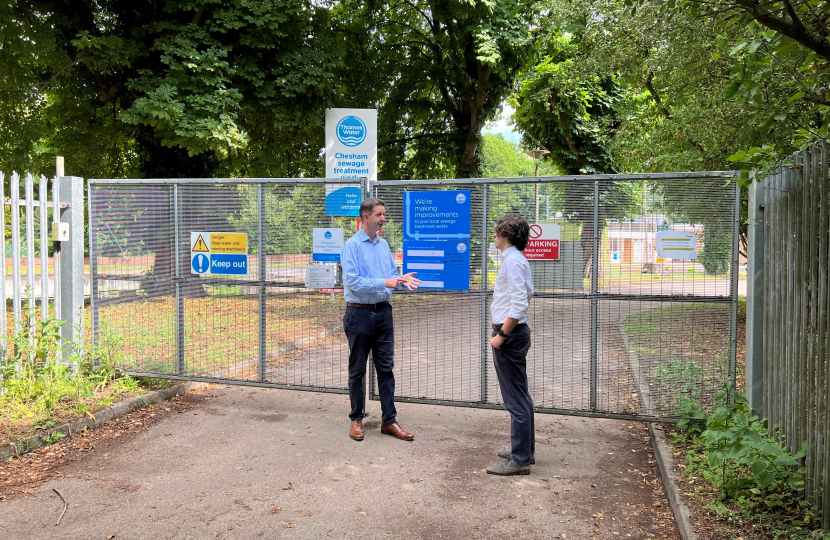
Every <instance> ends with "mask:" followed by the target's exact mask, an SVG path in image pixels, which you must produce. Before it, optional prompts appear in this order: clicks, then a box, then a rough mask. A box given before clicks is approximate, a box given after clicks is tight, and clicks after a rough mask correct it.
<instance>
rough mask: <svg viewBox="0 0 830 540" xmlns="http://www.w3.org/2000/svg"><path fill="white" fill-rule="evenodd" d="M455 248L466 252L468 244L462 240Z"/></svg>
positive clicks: (460, 251)
mask: <svg viewBox="0 0 830 540" xmlns="http://www.w3.org/2000/svg"><path fill="white" fill-rule="evenodd" d="M455 249H457V250H458V252H459V253H464V252H465V251H467V244H465V243H464V242H461V243H460V244H458V245H457V246H455Z"/></svg>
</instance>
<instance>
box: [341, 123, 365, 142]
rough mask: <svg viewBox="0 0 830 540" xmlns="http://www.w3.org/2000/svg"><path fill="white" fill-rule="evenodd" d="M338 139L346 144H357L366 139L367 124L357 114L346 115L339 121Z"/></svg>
mask: <svg viewBox="0 0 830 540" xmlns="http://www.w3.org/2000/svg"><path fill="white" fill-rule="evenodd" d="M336 133H337V140H339V141H340V142H341V143H343V144H345V145H346V146H357V145H359V144H360V143H362V142H363V141H364V140H366V124H364V123H363V120H361V119H360V118H358V117H357V116H346V117H344V118H343V119H342V120H340V122H338V123H337V130H336Z"/></svg>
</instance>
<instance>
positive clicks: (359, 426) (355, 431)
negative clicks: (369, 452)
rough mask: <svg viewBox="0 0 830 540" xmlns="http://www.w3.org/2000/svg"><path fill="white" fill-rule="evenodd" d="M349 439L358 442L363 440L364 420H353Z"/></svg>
mask: <svg viewBox="0 0 830 540" xmlns="http://www.w3.org/2000/svg"><path fill="white" fill-rule="evenodd" d="M349 437H351V438H352V439H354V440H356V441H362V440H363V420H352V427H351V429H349Z"/></svg>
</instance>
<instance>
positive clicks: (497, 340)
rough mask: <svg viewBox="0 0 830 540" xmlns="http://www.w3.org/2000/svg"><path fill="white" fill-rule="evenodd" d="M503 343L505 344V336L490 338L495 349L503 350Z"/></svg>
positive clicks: (497, 335)
mask: <svg viewBox="0 0 830 540" xmlns="http://www.w3.org/2000/svg"><path fill="white" fill-rule="evenodd" d="M502 343H504V336H502V335H499V334H496V335H495V336H493V337H491V338H490V345H492V346H493V348H494V349H501V344H502Z"/></svg>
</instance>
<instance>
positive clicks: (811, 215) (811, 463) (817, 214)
mask: <svg viewBox="0 0 830 540" xmlns="http://www.w3.org/2000/svg"><path fill="white" fill-rule="evenodd" d="M828 196H830V177H828V144H827V142H826V141H819V142H818V143H816V144H815V145H813V146H812V147H810V148H808V149H806V150H804V151H802V152H799V153H797V154H795V155H793V156H792V158H791V159H790V160H789V162H788V163H786V164H785V165H783V166H782V167H780V168H778V169H776V170H774V171H772V172H771V174H769V175H768V176H767V177H766V178H765V179H764V180H762V181H759V182H755V183H754V184H753V185H752V186H751V187H750V199H749V217H750V236H749V245H748V250H749V255H750V263H751V264H750V269H749V277H750V285H751V286H750V288H749V293H748V295H747V338H748V339H747V383H748V394H749V397H750V404H751V405H752V406H753V408H754V409H755V410H756V411H757V412H758V413H759V414H761V415H763V416H764V417H766V418H767V419H768V421H769V429H770V433H771V434H773V435H775V436H777V437H778V438H779V439H781V440H782V441H783V442H784V443H785V444H786V446H787V448H788V449H789V450H790V451H791V452H793V453H795V452H797V451H798V450H799V449H800V448H801V446H802V444H806V458H805V463H804V464H805V466H806V477H805V478H806V486H805V488H806V490H805V495H806V497H807V500H808V501H810V502H811V503H812V504H813V505H814V506H815V507H816V508H817V509H819V510H820V513H821V519H822V527H823V528H830V445H828V443H827V441H828V440H830V400H828V390H830V376H829V375H828V370H830V362H828V356H830V350H828V336H830V317H829V316H828V250H830V235H828V231H830V207H828V201H830V199H829V198H828Z"/></svg>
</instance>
